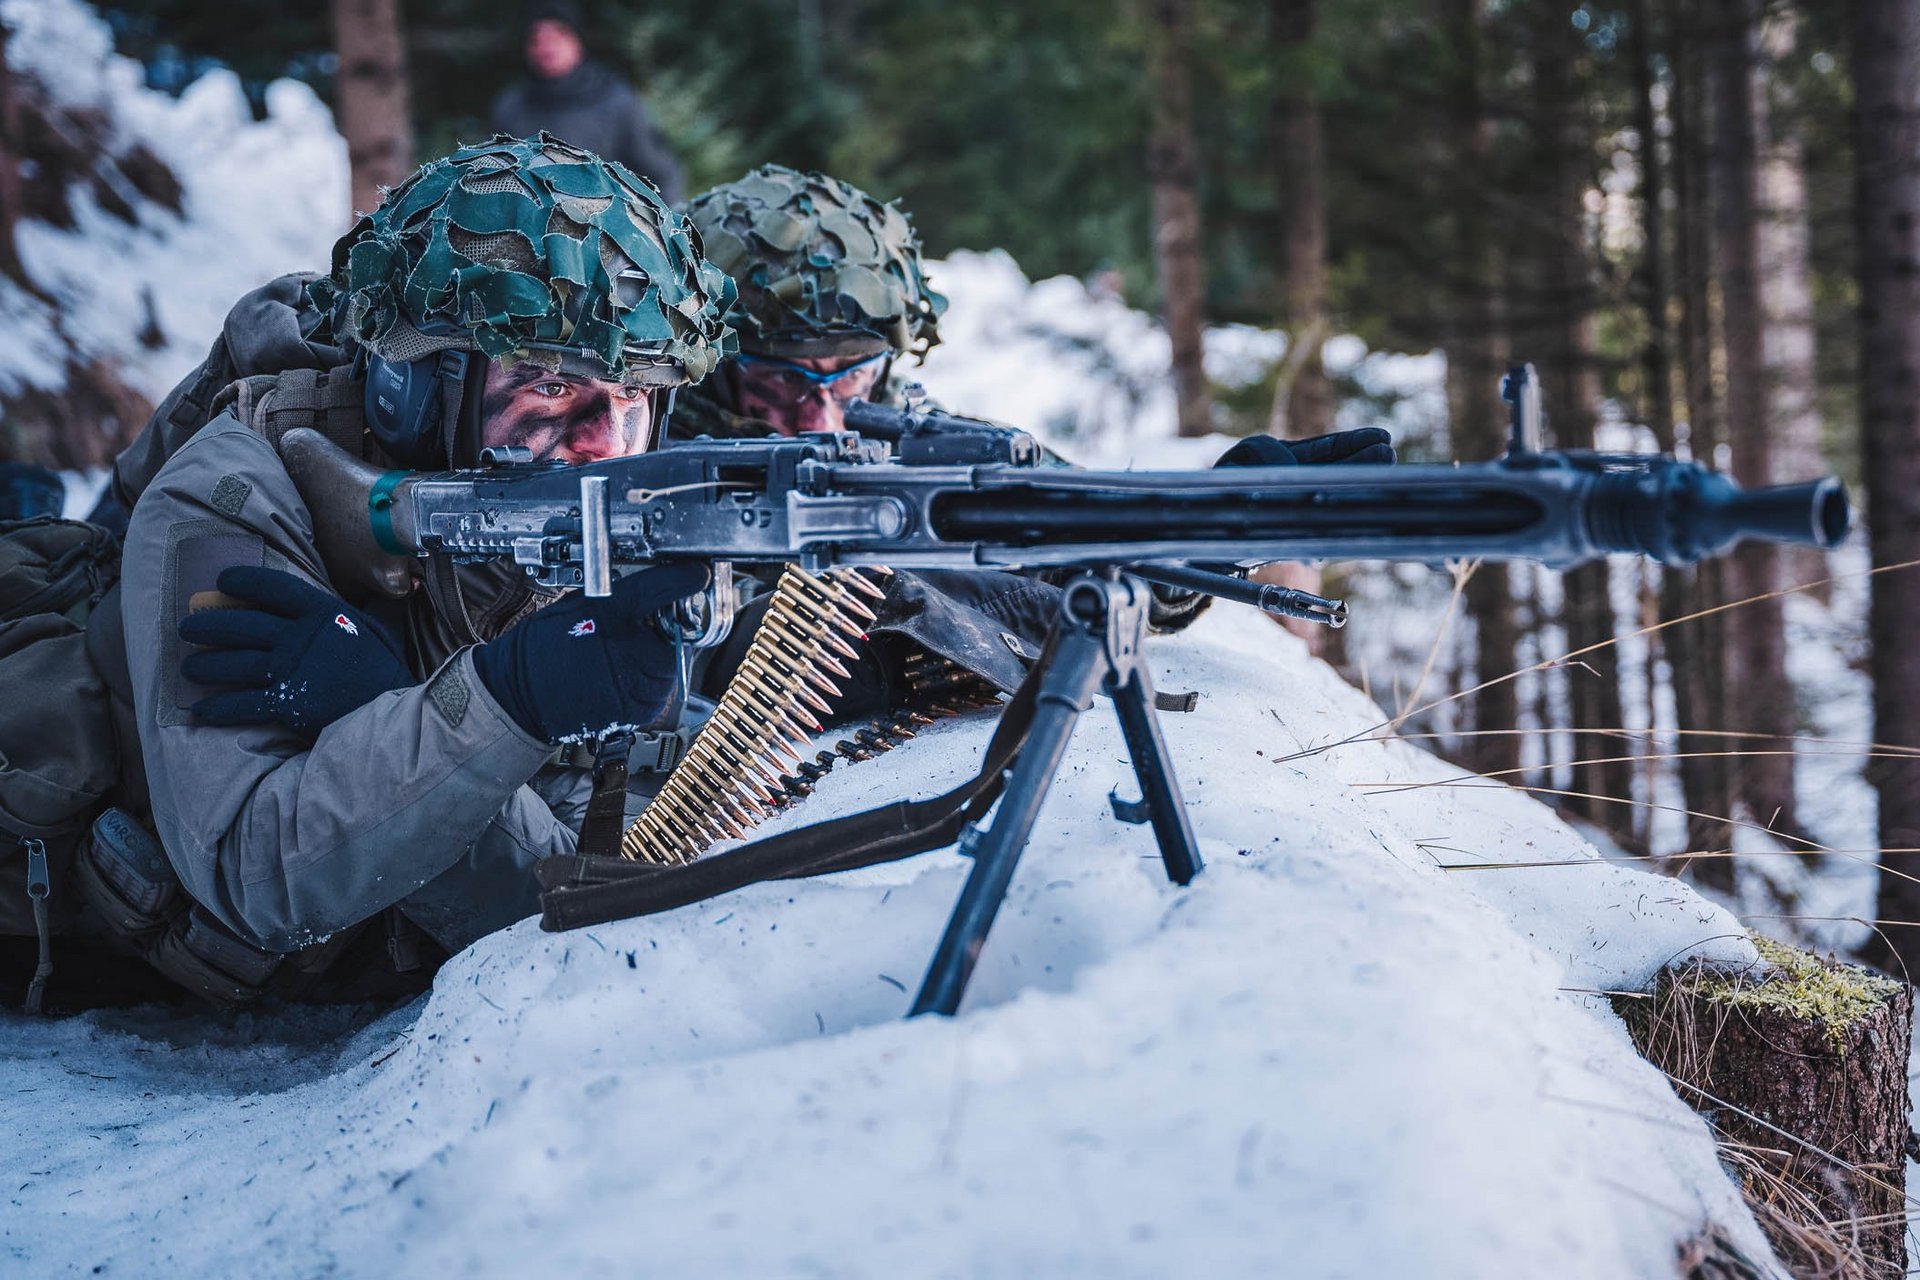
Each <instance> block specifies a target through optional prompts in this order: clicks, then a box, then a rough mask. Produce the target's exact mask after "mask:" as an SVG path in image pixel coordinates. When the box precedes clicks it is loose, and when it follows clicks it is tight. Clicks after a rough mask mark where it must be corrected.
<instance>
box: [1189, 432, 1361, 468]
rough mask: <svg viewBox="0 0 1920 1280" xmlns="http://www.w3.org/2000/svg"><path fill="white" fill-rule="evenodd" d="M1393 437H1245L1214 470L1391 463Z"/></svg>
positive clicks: (1355, 434) (1347, 434) (1352, 434)
mask: <svg viewBox="0 0 1920 1280" xmlns="http://www.w3.org/2000/svg"><path fill="white" fill-rule="evenodd" d="M1392 461H1393V437H1392V436H1391V435H1388V434H1387V432H1386V430H1385V428H1382V427H1361V428H1360V429H1359V430H1357V431H1336V432H1334V433H1333V434H1332V435H1326V436H1314V437H1312V438H1310V439H1307V440H1282V439H1280V438H1279V437H1278V436H1248V437H1247V438H1246V439H1244V440H1242V441H1240V443H1238V444H1236V445H1234V446H1233V448H1231V449H1229V450H1227V451H1226V452H1225V453H1223V454H1221V455H1220V460H1219V461H1218V462H1216V463H1214V464H1213V465H1214V466H1216V467H1292V466H1302V467H1312V466H1318V465H1320V464H1321V463H1331V462H1392Z"/></svg>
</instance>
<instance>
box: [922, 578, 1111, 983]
mask: <svg viewBox="0 0 1920 1280" xmlns="http://www.w3.org/2000/svg"><path fill="white" fill-rule="evenodd" d="M1105 624H1106V619H1105V617H1104V616H1102V617H1100V618H1098V619H1091V618H1076V617H1073V616H1071V615H1063V618H1062V620H1061V622H1059V623H1058V624H1056V625H1057V626H1058V627H1059V629H1060V638H1059V642H1058V643H1057V644H1056V645H1055V646H1054V648H1053V653H1052V656H1051V658H1050V659H1049V660H1048V665H1047V669H1046V670H1045V671H1044V672H1043V673H1042V674H1041V683H1040V692H1039V694H1038V696H1037V698H1036V700H1035V703H1034V712H1033V724H1032V726H1031V727H1030V728H1029V729H1028V731H1027V741H1026V744H1025V745H1024V746H1022V747H1021V748H1020V754H1019V755H1018V756H1017V757H1016V758H1015V760H1014V764H1013V769H1012V771H1011V776H1010V777H1009V778H1008V779H1007V786H1006V789H1005V791H1003V792H1002V793H1001V796H1000V806H999V808H998V809H997V810H996V811H995V813H994V816H993V825H992V826H991V827H989V828H987V830H985V831H981V832H969V834H968V836H966V837H962V840H961V848H962V850H963V851H965V852H968V853H970V854H971V855H972V857H973V870H972V871H971V872H969V873H968V875H967V883H966V886H965V887H964V888H962V889H961V890H960V899H959V901H958V902H956V903H955V904H954V908H953V915H952V916H951V917H950V918H949V919H948V920H947V930H946V932H945V933H944V934H942V935H941V938H940V946H939V947H938V949H936V950H935V951H934V953H933V962H932V963H931V964H930V965H928V966H927V976H926V979H925V980H924V981H923V982H922V983H921V984H920V994H919V995H918V996H916V997H915V998H914V1002H913V1008H912V1009H910V1010H909V1011H908V1013H907V1016H908V1017H910V1018H913V1017H918V1016H920V1015H921V1014H923V1013H941V1014H947V1015H949V1016H951V1015H952V1014H953V1013H954V1012H955V1011H956V1010H958V1009H959V1008H960V997H961V996H962V995H963V994H965V992H966V989H967V979H968V978H970V977H971V976H972V975H973V966H974V962H975V961H977V960H978V959H979V958H980V948H981V947H982V946H984V945H985V944H986V941H987V931H988V930H990V929H992V928H993V918H994V916H995V915H997V914H998V913H999V911H1000V903H1001V901H1002V900H1003V899H1004V898H1005V897H1006V895H1007V886H1008V885H1009V884H1011V883H1012V882H1013V870H1014V868H1015V867H1016V866H1017V865H1018V864H1019V862H1020V852H1021V850H1023V849H1024V848H1026V844H1027V837H1028V836H1029V835H1031V834H1032V832H1033V824H1034V821H1035V820H1036V819H1037V818H1038V817H1039V816H1040V805H1041V802H1042V801H1044V800H1045V799H1046V797H1047V789H1048V788H1049V787H1051V786H1052V785H1053V777H1054V774H1055V772H1056V771H1057V770H1058V769H1059V768H1060V759H1061V757H1062V756H1064V755H1065V754H1066V752H1067V742H1068V740H1069V739H1070V738H1072V737H1073V727H1074V725H1075V724H1076V723H1078V721H1079V719H1080V713H1081V712H1083V711H1085V710H1086V709H1087V708H1088V707H1089V706H1091V705H1093V694H1094V691H1095V690H1096V689H1098V688H1099V687H1100V685H1101V683H1102V682H1103V681H1105V680H1106V678H1107V676H1108V674H1109V673H1110V672H1111V671H1112V670H1113V666H1112V663H1111V662H1110V661H1109V660H1108V657H1107V646H1106V625H1105Z"/></svg>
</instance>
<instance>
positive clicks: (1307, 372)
mask: <svg viewBox="0 0 1920 1280" xmlns="http://www.w3.org/2000/svg"><path fill="white" fill-rule="evenodd" d="M1318 9H1319V0H1273V3H1272V9H1271V13H1272V22H1273V32H1272V33H1273V54H1274V56H1273V58H1272V64H1273V65H1275V66H1277V67H1280V68H1282V69H1283V70H1282V73H1281V75H1280V84H1279V85H1278V86H1277V88H1276V90H1275V93H1274V96H1273V157H1274V161H1275V166H1276V167H1275V170H1274V180H1275V181H1274V185H1275V188H1276V189H1277V192H1278V195H1279V204H1280V231H1281V253H1280V259H1281V261H1282V263H1283V264H1284V271H1285V275H1284V276H1283V277H1282V279H1281V282H1280V284H1281V288H1280V297H1281V323H1282V324H1283V325H1284V327H1285V328H1286V331H1287V337H1288V348H1287V358H1286V363H1285V364H1284V365H1283V366H1282V376H1281V379H1280V386H1279V387H1278V388H1277V389H1276V391H1275V393H1274V398H1273V414H1272V419H1271V422H1270V424H1269V426H1268V428H1267V429H1268V430H1269V431H1271V432H1272V433H1273V434H1274V435H1276V436H1280V437H1281V438H1283V439H1284V438H1286V437H1289V436H1291V437H1294V438H1295V439H1302V438H1305V437H1307V436H1317V435H1324V434H1326V433H1327V432H1329V431H1331V430H1333V410H1334V404H1333V387H1332V385H1331V384H1330V383H1329V382H1328V381H1327V371H1326V368H1325V367H1324V366H1323V365H1322V364H1321V361H1320V350H1321V347H1322V346H1324V345H1325V343H1326V340H1327V336H1328V329H1329V321H1328V318H1327V206H1326V156H1325V153H1324V150H1323V148H1322V143H1321V132H1320V95H1319V93H1318V92H1317V91H1316V90H1315V88H1314V84H1313V80H1312V78H1311V77H1310V76H1308V75H1306V74H1303V73H1301V72H1299V71H1298V70H1296V68H1299V67H1301V66H1303V65H1304V63H1305V55H1306V53H1307V52H1308V50H1309V49H1310V48H1311V46H1312V44H1313V35H1314V27H1315V23H1316V22H1317V20H1318V17H1319V14H1318Z"/></svg>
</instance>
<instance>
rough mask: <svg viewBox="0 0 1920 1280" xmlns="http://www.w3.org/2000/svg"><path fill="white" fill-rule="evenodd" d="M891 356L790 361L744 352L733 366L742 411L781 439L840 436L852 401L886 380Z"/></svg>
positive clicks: (870, 391)
mask: <svg viewBox="0 0 1920 1280" xmlns="http://www.w3.org/2000/svg"><path fill="white" fill-rule="evenodd" d="M892 358H893V353H892V352H890V351H885V352H882V353H880V354H879V355H877V356H857V355H855V356H807V357H798V358H795V359H790V360H782V359H776V358H774V357H771V356H755V355H748V354H745V353H742V354H741V355H740V356H739V358H738V360H737V361H736V363H735V366H734V368H735V372H736V378H737V381H736V383H735V385H736V386H738V388H739V399H740V412H742V413H744V414H746V415H747V416H748V417H750V418H759V419H761V420H762V421H764V422H769V423H771V424H772V425H773V428H774V430H776V431H778V432H779V433H780V434H781V435H787V436H796V435H804V434H806V433H807V432H810V431H840V430H844V429H845V427H846V418H845V415H844V413H843V409H844V408H845V406H846V405H847V403H848V402H849V401H852V400H858V399H870V398H872V396H873V392H874V389H875V388H876V387H878V386H879V385H880V383H881V382H882V381H883V380H885V378H886V376H887V365H888V364H889V362H890V361H891V360H892Z"/></svg>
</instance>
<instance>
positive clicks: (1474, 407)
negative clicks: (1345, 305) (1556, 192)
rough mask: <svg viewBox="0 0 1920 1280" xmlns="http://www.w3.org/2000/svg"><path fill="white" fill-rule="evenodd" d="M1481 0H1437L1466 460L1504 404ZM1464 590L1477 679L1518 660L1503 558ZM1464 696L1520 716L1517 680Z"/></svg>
mask: <svg viewBox="0 0 1920 1280" xmlns="http://www.w3.org/2000/svg"><path fill="white" fill-rule="evenodd" d="M1483 7H1484V4H1483V0H1438V17H1439V19H1440V23H1441V26H1442V29H1443V30H1445V32H1446V34H1447V45H1448V47H1449V48H1450V49H1451V51H1452V53H1453V58H1454V62H1453V72H1454V74H1453V77H1452V83H1451V84H1449V85H1448V88H1447V102H1446V107H1445V110H1446V112H1447V115H1448V130H1447V132H1448V136H1449V137H1450V138H1451V140H1452V147H1453V155H1452V157H1451V164H1450V169H1451V173H1450V175H1449V178H1448V181H1447V184H1446V187H1445V190H1446V192H1447V203H1448V205H1449V206H1450V208H1451V209H1452V212H1453V241H1454V246H1453V247H1454V253H1453V257H1454V261H1455V264H1456V265H1455V270H1456V272H1457V276H1458V279H1459V281H1460V285H1459V288H1460V294H1459V297H1458V299H1457V300H1456V301H1455V303H1454V307H1453V310H1454V312H1455V313H1456V314H1457V315H1458V317H1459V328H1458V329H1457V331H1456V332H1455V333H1454V334H1453V337H1452V340H1451V342H1450V343H1449V344H1448V348H1447V422H1448V426H1447V433H1448V435H1449V437H1450V438H1451V442H1452V445H1453V456H1454V457H1455V458H1456V459H1458V460H1460V461H1462V462H1486V461H1490V460H1492V459H1493V458H1497V457H1499V456H1500V453H1501V451H1502V450H1503V448H1504V447H1505V442H1506V433H1505V423H1506V408H1505V406H1504V404H1503V403H1502V401H1501V399H1500V375H1501V373H1502V371H1503V365H1504V357H1505V355H1506V350H1505V344H1504V342H1503V341H1502V335H1503V323H1504V316H1503V314H1502V312H1501V307H1500V285H1501V276H1502V270H1501V268H1502V263H1501V259H1500V255H1499V252H1498V249H1497V246H1496V243H1495V240H1494V234H1493V228H1492V225H1491V216H1490V214H1491V211H1490V209H1489V208H1488V196H1487V175H1488V173H1489V169H1490V166H1491V163H1492V156H1493V134H1494V121H1493V116H1492V113H1491V112H1490V111H1489V110H1488V109H1487V101H1486V89H1485V78H1486V75H1485V71H1484V64H1485V49H1486V37H1485V34H1484V32H1483V31H1482V29H1481V28H1482V21H1483ZM1464 594H1465V600H1466V611H1467V616H1468V617H1469V618H1471V619H1472V621H1473V645H1474V660H1473V673H1474V677H1475V680H1474V682H1475V683H1479V682H1482V681H1487V680H1494V679H1498V678H1499V677H1501V676H1504V675H1507V674H1508V673H1510V672H1511V671H1513V669H1514V667H1515V657H1514V655H1515V651H1516V650H1517V649H1518V647H1519V641H1520V628H1519V620H1518V616H1517V613H1516V610H1515V608H1514V600H1513V585H1512V578H1511V576H1510V574H1509V572H1508V569H1507V566H1506V565H1504V564H1498V563H1493V564H1483V565H1481V566H1480V568H1479V570H1478V571H1477V572H1476V573H1475V574H1474V575H1473V577H1472V578H1471V579H1470V580H1469V581H1468V582H1467V586H1466V590H1465V593H1464ZM1467 702H1468V704H1469V707H1468V710H1469V715H1468V716H1467V724H1466V726H1465V727H1466V728H1469V729H1478V730H1488V729H1493V730H1511V729H1513V728H1515V727H1517V726H1518V724H1519V723H1520V704H1519V688H1518V682H1517V681H1513V680H1508V681H1505V682H1504V683H1502V684H1498V685H1495V686H1493V687H1492V688H1490V689H1482V690H1481V691H1480V692H1479V693H1477V694H1475V695H1474V696H1473V697H1472V698H1470V699H1467ZM1466 742H1467V747H1466V750H1465V751H1464V752H1463V756H1464V758H1465V760H1466V762H1467V763H1469V764H1470V765H1471V766H1472V767H1473V768H1475V769H1479V770H1482V771H1484V772H1495V771H1499V770H1507V769H1517V768H1519V766H1520V739H1519V737H1518V735H1516V734H1513V733H1498V734H1490V735H1487V736H1483V737H1477V738H1468V739H1467V740H1466Z"/></svg>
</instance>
